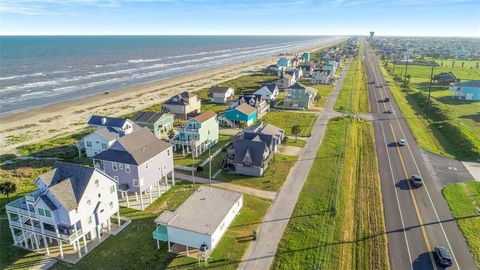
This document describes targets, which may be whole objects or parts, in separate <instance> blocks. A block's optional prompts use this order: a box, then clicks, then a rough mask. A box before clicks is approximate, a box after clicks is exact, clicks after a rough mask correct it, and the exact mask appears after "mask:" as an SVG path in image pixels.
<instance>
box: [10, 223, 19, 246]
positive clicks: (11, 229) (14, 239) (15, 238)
mask: <svg viewBox="0 0 480 270" xmlns="http://www.w3.org/2000/svg"><path fill="white" fill-rule="evenodd" d="M10 231H11V232H12V238H13V243H14V244H15V245H16V244H17V237H15V230H14V229H13V228H12V227H10Z"/></svg>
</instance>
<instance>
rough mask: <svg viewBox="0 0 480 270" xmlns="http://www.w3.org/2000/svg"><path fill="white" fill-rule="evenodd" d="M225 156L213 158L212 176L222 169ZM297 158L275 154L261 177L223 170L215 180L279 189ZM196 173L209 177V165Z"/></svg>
mask: <svg viewBox="0 0 480 270" xmlns="http://www.w3.org/2000/svg"><path fill="white" fill-rule="evenodd" d="M224 156H225V153H220V154H219V155H218V156H216V157H215V158H214V159H213V160H212V176H213V174H215V172H217V171H218V170H219V169H220V164H221V161H222V159H223V158H224ZM296 159H297V157H295V156H287V155H282V154H275V158H274V160H272V161H271V162H270V165H269V166H268V168H267V170H266V171H265V172H264V174H263V176H261V177H254V176H247V175H240V174H229V173H227V172H224V171H221V172H220V173H219V174H218V175H217V177H216V178H215V179H214V180H216V181H222V182H229V183H232V184H236V185H241V186H246V187H251V188H255V189H261V190H267V191H278V190H279V189H280V188H281V187H282V185H283V183H284V182H285V180H286V179H287V175H288V173H289V172H290V169H291V168H292V166H293V165H294V164H295V162H296ZM196 175H197V176H199V177H203V178H207V179H208V165H207V166H205V169H204V171H201V172H197V174H196Z"/></svg>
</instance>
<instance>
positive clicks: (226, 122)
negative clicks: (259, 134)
mask: <svg viewBox="0 0 480 270" xmlns="http://www.w3.org/2000/svg"><path fill="white" fill-rule="evenodd" d="M218 119H219V122H220V124H221V125H222V126H229V127H237V126H240V127H248V126H251V125H253V124H255V122H257V110H256V109H255V108H254V107H252V106H250V105H248V104H246V103H243V104H240V105H238V106H237V107H230V109H228V110H226V111H225V112H223V114H222V115H221V116H219V118H218Z"/></svg>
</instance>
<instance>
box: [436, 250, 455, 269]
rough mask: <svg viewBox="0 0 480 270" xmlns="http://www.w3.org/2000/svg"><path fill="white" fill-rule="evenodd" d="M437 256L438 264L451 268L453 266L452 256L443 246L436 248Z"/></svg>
mask: <svg viewBox="0 0 480 270" xmlns="http://www.w3.org/2000/svg"><path fill="white" fill-rule="evenodd" d="M434 252H435V255H436V257H437V262H438V263H439V264H440V265H443V266H451V265H452V254H450V251H449V250H448V249H447V248H445V247H442V246H436V247H435V250H434Z"/></svg>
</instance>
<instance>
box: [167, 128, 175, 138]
mask: <svg viewBox="0 0 480 270" xmlns="http://www.w3.org/2000/svg"><path fill="white" fill-rule="evenodd" d="M167 136H168V138H169V139H172V138H173V137H175V131H173V129H170V130H169V131H168V133H167Z"/></svg>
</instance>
